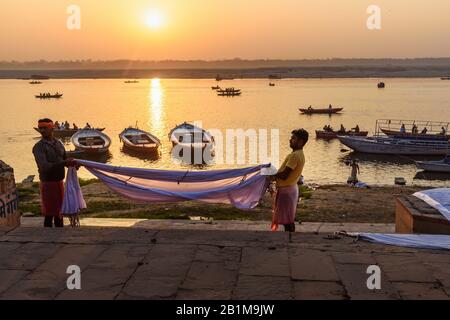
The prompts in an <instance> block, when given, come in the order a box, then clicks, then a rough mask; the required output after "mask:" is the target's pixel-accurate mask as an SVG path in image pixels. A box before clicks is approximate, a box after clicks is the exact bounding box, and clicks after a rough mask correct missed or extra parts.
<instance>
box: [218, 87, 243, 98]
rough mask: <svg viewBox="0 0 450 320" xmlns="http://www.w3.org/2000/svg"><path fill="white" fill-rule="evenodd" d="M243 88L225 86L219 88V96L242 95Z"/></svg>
mask: <svg viewBox="0 0 450 320" xmlns="http://www.w3.org/2000/svg"><path fill="white" fill-rule="evenodd" d="M241 93H242V92H241V89H235V88H225V89H219V90H217V95H218V96H222V97H223V96H227V97H228V96H240V95H241Z"/></svg>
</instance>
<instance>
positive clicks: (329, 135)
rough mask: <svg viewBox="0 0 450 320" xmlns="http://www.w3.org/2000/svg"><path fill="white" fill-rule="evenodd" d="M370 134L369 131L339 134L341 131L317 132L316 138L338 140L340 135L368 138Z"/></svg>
mask: <svg viewBox="0 0 450 320" xmlns="http://www.w3.org/2000/svg"><path fill="white" fill-rule="evenodd" d="M368 134H369V132H368V131H359V132H356V131H347V132H339V131H323V130H316V138H317V139H336V138H337V137H338V135H340V136H351V137H367V135H368Z"/></svg>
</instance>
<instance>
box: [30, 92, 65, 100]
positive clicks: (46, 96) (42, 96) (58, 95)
mask: <svg viewBox="0 0 450 320" xmlns="http://www.w3.org/2000/svg"><path fill="white" fill-rule="evenodd" d="M62 96H63V94H62V93H58V92H57V93H55V94H51V93H39V95H35V97H36V98H38V99H59V98H61V97H62Z"/></svg>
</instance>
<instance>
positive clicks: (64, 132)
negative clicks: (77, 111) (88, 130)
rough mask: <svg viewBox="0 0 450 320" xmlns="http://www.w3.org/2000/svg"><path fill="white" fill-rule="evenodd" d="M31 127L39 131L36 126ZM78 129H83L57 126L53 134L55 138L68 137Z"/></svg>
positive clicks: (100, 129)
mask: <svg viewBox="0 0 450 320" xmlns="http://www.w3.org/2000/svg"><path fill="white" fill-rule="evenodd" d="M33 129H34V130H36V131H37V132H39V133H40V131H39V129H38V128H36V127H34V128H33ZM93 129H94V130H97V131H103V130H105V128H93ZM80 130H83V129H78V128H76V129H75V128H69V129H65V128H62V129H59V128H56V127H55V128H54V129H53V135H54V136H55V137H56V138H70V137H71V136H73V135H74V134H75V133H77V132H78V131H80Z"/></svg>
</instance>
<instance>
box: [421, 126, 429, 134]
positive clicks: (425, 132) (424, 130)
mask: <svg viewBox="0 0 450 320" xmlns="http://www.w3.org/2000/svg"><path fill="white" fill-rule="evenodd" d="M427 131H428V129H427V127H425V128H423V130H422V132H421V133H420V134H427Z"/></svg>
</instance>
